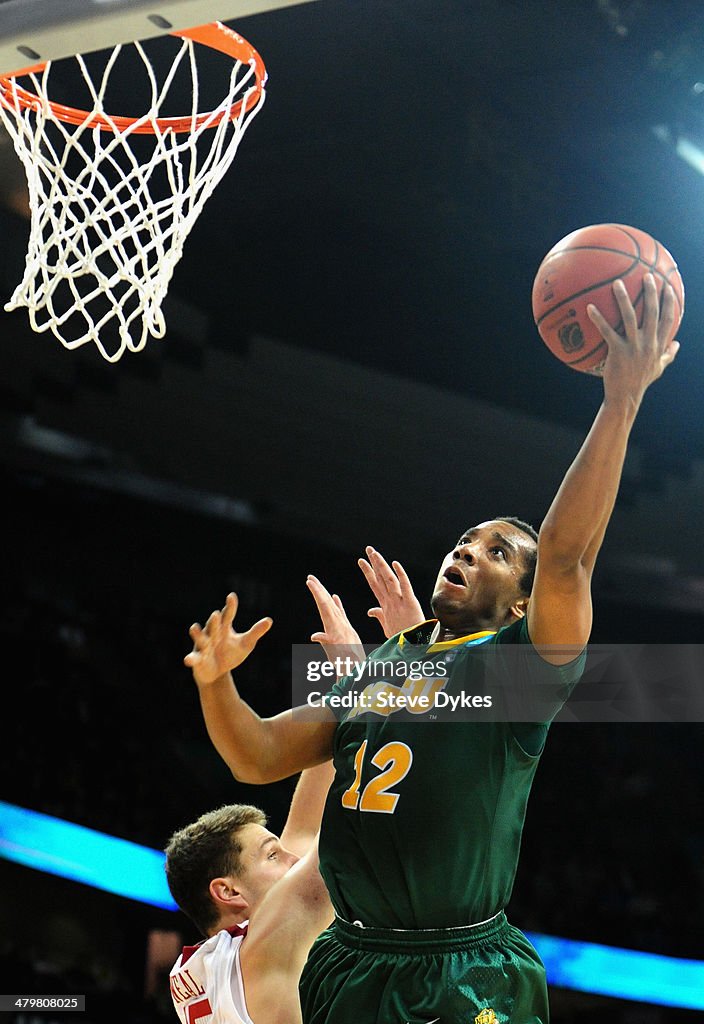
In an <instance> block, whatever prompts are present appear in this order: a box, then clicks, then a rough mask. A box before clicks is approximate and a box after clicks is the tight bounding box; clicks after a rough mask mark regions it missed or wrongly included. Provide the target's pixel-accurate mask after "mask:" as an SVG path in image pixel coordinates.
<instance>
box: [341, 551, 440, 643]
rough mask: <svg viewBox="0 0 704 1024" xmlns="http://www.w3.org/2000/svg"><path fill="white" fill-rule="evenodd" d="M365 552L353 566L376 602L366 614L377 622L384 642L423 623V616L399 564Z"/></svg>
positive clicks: (375, 553)
mask: <svg viewBox="0 0 704 1024" xmlns="http://www.w3.org/2000/svg"><path fill="white" fill-rule="evenodd" d="M365 550H366V553H367V558H360V559H359V560H358V562H357V564H358V565H359V568H360V569H361V570H362V572H363V573H364V578H365V580H366V581H367V583H368V584H369V586H370V588H371V591H372V593H373V594H374V597H375V598H376V599H377V601H378V602H379V604H378V605H376V606H375V607H373V608H370V609H369V611H368V612H367V615H368V616H369V617H370V618H371V619H376V620H377V621H378V622H379V625H380V626H381V628H382V629H383V631H384V636H385V637H387V639H388V638H389V637H392V636H396V634H397V633H400V632H401V631H402V630H404V629H410V628H411V626H416V625H417V624H418V623H419V622H423V621H424V619H425V617H426V616H425V613H424V612H423V608H422V607H421V603H420V601H419V600H418V598H417V597H416V595H415V594H414V592H413V587H412V586H411V581H410V580H409V578H408V576H407V574H406V570H405V569H404V568H403V566H402V565H401V563H400V562H392V563H391V565H389V563H388V562H387V561H386V559H385V558H384V557H383V555H380V554H379V552H378V551H376V550H375V549H374V548H373V547H367V548H366V549H365ZM367 559H368V561H367Z"/></svg>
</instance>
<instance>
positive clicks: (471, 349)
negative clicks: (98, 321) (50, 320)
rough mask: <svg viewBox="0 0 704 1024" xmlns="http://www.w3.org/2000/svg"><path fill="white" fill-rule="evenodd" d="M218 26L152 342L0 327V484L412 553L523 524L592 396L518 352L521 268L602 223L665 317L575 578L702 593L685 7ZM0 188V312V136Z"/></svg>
mask: <svg viewBox="0 0 704 1024" xmlns="http://www.w3.org/2000/svg"><path fill="white" fill-rule="evenodd" d="M236 27H237V28H238V29H239V31H241V32H242V34H243V35H245V36H246V37H247V38H248V39H249V40H250V41H251V42H252V43H253V44H254V45H255V46H256V48H257V49H258V50H259V52H260V53H261V54H262V56H263V57H264V59H265V62H266V64H267V68H268V71H269V85H268V96H267V101H266V104H265V106H264V108H263V110H262V112H261V114H260V115H259V116H258V119H257V121H256V122H255V124H254V125H253V126H252V128H251V129H250V131H249V132H248V134H247V136H246V138H245V140H244V142H243V144H242V147H241V150H240V152H239V154H238V156H237V159H236V161H235V164H234V166H233V167H232V168H231V170H230V172H229V173H228V175H227V177H226V179H225V180H224V181H223V182H222V183H221V185H220V186H219V188H218V190H217V191H216V193H215V195H214V196H213V198H212V199H211V200H210V202H209V203H208V205H207V206H206V208H205V211H204V213H203V215H202V216H201V218H200V220H199V222H198V224H197V226H196V228H195V229H194V232H193V234H192V236H191V238H190V239H189V241H188V243H187V245H186V250H185V253H184V256H183V259H182V261H181V263H180V264H179V266H178V268H177V271H176V274H175V276H174V279H173V283H172V285H171V289H170V293H169V299H168V301H167V306H166V314H167V322H168V333H167V337H166V339H165V340H163V341H151V342H150V343H149V345H148V347H147V349H146V350H145V351H144V352H142V353H140V354H135V355H130V354H128V355H127V356H125V357H124V358H123V359H122V360H121V362H120V363H118V364H115V365H108V364H107V363H105V362H104V361H103V360H101V359H100V357H99V356H98V355H97V354H96V353H95V352H92V351H88V350H80V351H77V352H67V351H64V350H63V349H61V347H60V345H59V344H58V342H56V341H55V340H53V339H51V338H50V337H49V336H47V335H41V336H38V335H34V334H32V332H31V331H30V330H29V329H28V326H27V319H26V315H25V314H24V313H23V312H15V313H12V314H3V317H2V331H1V336H0V367H1V369H0V375H1V376H0V425H1V426H2V441H3V444H2V462H3V463H4V465H5V466H6V467H7V469H8V475H7V479H8V486H21V485H22V481H23V480H26V479H27V478H28V477H29V476H31V477H33V478H37V477H46V478H47V479H49V478H52V477H61V478H64V479H72V480H75V481H76V482H77V483H78V484H81V485H89V484H90V485H91V486H99V487H103V488H106V489H108V490H110V489H113V490H123V491H130V492H132V493H136V494H140V495H142V496H143V497H145V498H151V499H152V500H157V501H162V502H164V504H165V506H168V505H169V504H177V505H185V506H188V507H193V508H197V509H200V510H202V511H203V512H204V513H207V514H212V515H218V516H224V517H231V518H233V519H236V520H238V521H245V522H253V523H258V524H259V525H261V526H264V527H267V528H269V527H271V528H273V529H276V530H282V531H284V532H285V533H287V534H290V535H292V536H296V535H298V536H301V537H303V536H305V537H309V538H310V537H319V538H321V539H324V540H325V541H326V542H327V543H331V544H335V545H339V546H340V547H343V548H346V549H347V548H349V549H351V550H359V549H360V548H361V546H362V545H363V544H364V543H367V542H370V541H371V542H373V543H375V544H377V545H378V546H379V547H380V548H382V549H385V550H388V551H389V553H390V554H392V555H394V556H397V557H400V558H401V559H402V560H403V559H405V560H406V561H408V562H409V563H413V562H414V561H416V562H417V563H418V564H429V563H430V562H434V561H435V560H436V558H437V555H438V553H440V552H442V551H443V550H444V549H445V546H446V543H447V541H448V539H452V537H453V536H454V534H455V533H456V532H457V529H458V528H463V527H464V526H465V525H466V522H467V521H470V520H476V519H479V518H483V517H484V516H486V515H492V514H496V513H499V514H501V513H518V514H522V515H524V516H526V517H529V518H532V519H533V520H534V521H536V522H539V521H540V519H541V517H542V515H543V514H544V512H545V511H546V509H547V505H548V504H549V501H550V498H551V496H552V493H553V492H554V490H555V487H556V486H557V484H558V483H559V480H560V479H561V476H562V473H563V472H564V470H565V469H566V467H567V465H568V464H569V461H570V459H571V458H572V456H573V454H574V452H576V450H577V448H578V446H579V443H580V438H581V437H582V436H583V434H584V432H585V431H586V429H587V428H588V426H589V423H590V421H591V418H592V416H593V414H594V412H595V411H596V408H597V407H598V404H599V400H600V393H601V386H600V383H599V381H597V380H594V379H592V378H590V377H587V376H585V375H582V374H578V373H575V372H573V371H570V370H567V369H565V368H563V367H562V366H561V365H560V364H559V363H558V362H557V361H556V360H555V359H554V358H553V357H552V356H551V355H550V353H548V352H547V350H546V349H545V348H544V347H543V345H542V343H541V342H540V340H539V339H538V336H537V333H536V330H535V327H534V325H533V323H532V318H531V310H530V291H531V285H532V280H533V276H534V274H535V271H536V269H537V266H538V264H539V262H540V259H541V258H542V256H543V255H544V253H545V252H546V251H547V249H549V248H550V247H551V246H552V245H553V244H554V242H555V241H557V240H558V239H559V238H561V237H562V236H563V235H565V234H566V233H567V232H569V231H571V230H573V229H574V228H576V227H580V226H582V225H584V224H589V223H595V222H602V221H617V222H621V223H630V224H634V225H636V226H639V227H641V228H643V229H644V230H647V231H649V232H650V233H651V234H653V235H655V236H656V237H658V238H659V239H660V240H661V241H662V242H663V243H664V244H665V245H666V246H667V247H668V248H669V249H670V250H671V251H672V252H673V254H674V255H675V257H676V259H677V260H678V263H679V266H680V269H681V272H682V276H683V278H684V281H685V286H686V289H687V310H686V316H685V321H684V324H683V326H682V329H681V331H680V335H679V337H680V340H681V342H682V351H681V353H680V357H679V358H678V360H677V363H676V365H675V366H674V367H673V368H672V370H671V371H670V372H669V373H668V374H667V375H666V377H665V378H664V379H663V380H662V381H661V382H659V384H658V385H657V386H656V387H654V388H653V389H652V391H651V392H650V393H649V394H648V396H647V399H646V402H645V404H644V407H643V410H642V413H641V417H640V419H639V422H638V424H637V428H636V431H635V435H634V443H633V450H632V454H631V457H630V459H629V463H628V467H627V473H626V479H625V482H624V487H623V488H622V494H621V498H620V500H619V506H618V510H617V513H616V516H615V519H614V522H613V524H612V528H611V529H610V532H609V537H608V543H607V548H606V551H605V558H604V561H603V568H602V585H603V586H605V587H606V586H608V587H609V588H611V589H612V590H614V588H615V590H616V591H617V592H619V589H620V590H622V591H623V593H624V594H626V595H628V594H629V593H633V594H634V595H637V596H639V597H640V598H643V597H645V596H649V597H648V599H650V600H652V601H653V602H655V603H658V602H659V603H662V604H665V605H668V606H673V607H683V608H687V607H694V608H698V609H699V608H702V607H704V585H702V580H704V545H702V544H701V530H700V510H701V508H702V506H703V504H704V502H703V501H702V498H704V469H703V468H702V467H703V461H702V460H703V456H704V426H703V424H702V415H701V401H700V397H699V396H700V394H701V391H702V385H703V383H704V354H703V353H702V348H701V341H700V337H701V333H702V326H704V310H702V298H701V290H700V287H699V280H700V267H701V264H702V256H703V255H704V241H703V238H704V234H703V232H702V222H703V221H704V177H702V174H701V173H700V172H699V171H698V170H697V169H696V168H695V167H693V166H692V165H691V164H690V163H687V162H685V161H684V160H683V159H681V157H680V156H679V155H678V153H677V142H678V140H680V139H682V138H686V139H688V140H689V141H690V142H691V143H692V144H693V145H695V146H696V145H697V144H698V142H701V144H702V148H703V149H704V85H702V84H701V83H702V82H704V12H703V11H702V10H701V8H700V5H698V4H695V3H665V2H656V0H649V2H646V0H640V2H636V0H633V2H629V3H620V4H618V3H610V2H608V0H600V2H597V0H575V2H571V3H566V4H554V3H549V2H543V0H528V2H526V3H523V2H510V0H493V2H490V0H478V2H473V3H466V2H464V0H406V2H404V3H400V2H398V0H369V2H358V0H317V2H315V3H309V4H305V5H303V6H301V7H292V8H288V9H286V10H280V11H274V12H270V13H268V14H265V15H257V16H253V17H249V18H246V19H244V20H243V22H242V23H241V24H238V25H237V26H236ZM680 149H681V147H680ZM703 166H704V158H703ZM0 190H1V191H2V195H3V201H4V208H3V210H2V220H1V223H2V228H3V257H2V262H1V265H0V286H1V288H2V293H3V296H8V295H9V294H10V293H11V291H12V289H13V287H14V285H15V284H16V283H17V280H19V276H20V274H21V268H22V261H23V251H24V248H25V242H26V233H27V224H26V220H25V219H24V217H23V213H22V210H23V207H22V203H23V199H22V184H21V176H20V174H19V173H18V165H17V164H16V160H15V156H14V154H13V153H12V151H11V149H10V148H9V146H8V145H7V143H5V145H4V146H3V147H2V148H1V149H0Z"/></svg>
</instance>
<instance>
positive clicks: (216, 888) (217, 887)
mask: <svg viewBox="0 0 704 1024" xmlns="http://www.w3.org/2000/svg"><path fill="white" fill-rule="evenodd" d="M208 891H209V892H210V896H211V898H212V900H213V902H214V903H215V905H216V906H217V908H218V909H219V910H246V909H247V907H248V906H249V904H248V903H247V900H246V899H245V898H244V896H243V895H242V893H241V892H240V890H239V889H238V888H237V885H236V883H235V880H234V879H233V878H231V877H230V878H214V879H213V880H212V881H211V883H210V885H209V886H208Z"/></svg>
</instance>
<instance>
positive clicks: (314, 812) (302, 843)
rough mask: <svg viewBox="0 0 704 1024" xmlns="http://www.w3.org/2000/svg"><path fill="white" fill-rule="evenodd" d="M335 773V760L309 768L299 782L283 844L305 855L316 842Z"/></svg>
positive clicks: (299, 854) (298, 853)
mask: <svg viewBox="0 0 704 1024" xmlns="http://www.w3.org/2000/svg"><path fill="white" fill-rule="evenodd" d="M334 776H335V769H334V767H333V763H332V761H326V762H325V763H324V764H319V765H317V766H316V767H315V768H306V770H305V771H304V772H302V774H301V777H300V779H299V780H298V782H297V783H296V788H295V790H294V792H293V797H292V799H291V806H290V808H289V812H288V818H287V819H286V824H285V825H284V829H283V832H282V833H281V845H282V846H284V847H285V848H286V849H287V850H290V851H291V852H292V853H295V854H296V856H297V857H303V856H304V855H305V854H306V853H307V852H308V850H309V849H310V848H311V846H312V845H313V843H314V842H315V838H316V836H317V834H318V832H319V830H320V822H321V821H322V818H323V809H324V807H325V799H326V797H327V795H328V790H329V789H330V783H331V782H332V780H333V778H334Z"/></svg>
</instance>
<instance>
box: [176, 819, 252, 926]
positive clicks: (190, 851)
mask: <svg viewBox="0 0 704 1024" xmlns="http://www.w3.org/2000/svg"><path fill="white" fill-rule="evenodd" d="M266 820H267V819H266V815H265V814H264V812H263V811H260V810H259V808H258V807H252V806H251V805H249V804H227V805H225V806H224V807H218V808H217V810H214V811H208V813H207V814H202V815H201V816H200V818H198V820H197V821H194V822H192V823H191V824H190V825H186V826H185V828H182V829H179V830H178V831H177V832H174V834H173V835H172V836H171V838H170V839H169V841H168V843H167V844H166V850H165V851H164V852H165V853H166V880H167V882H168V884H169V889H170V890H171V895H172V896H173V898H174V899H175V900H176V902H177V903H178V905H179V907H180V908H181V910H182V911H183V912H184V914H186V915H187V916H188V917H190V919H191V921H193V923H194V925H195V926H196V927H197V928H198V929H199V930H200V931H201V932H202V933H203V935H207V934H208V933H209V932H210V930H211V929H212V928H213V927H214V926H215V925H216V924H217V921H218V911H217V908H216V906H215V904H214V903H213V900H212V898H211V896H210V888H209V887H210V883H211V882H212V880H213V879H214V878H219V877H225V876H227V875H234V876H236V877H237V876H239V875H241V874H242V873H243V871H244V866H243V864H242V861H241V859H240V856H241V854H242V843H241V842H240V840H239V839H238V834H239V832H240V831H241V829H242V828H243V827H244V826H245V825H251V824H254V825H262V826H264V825H266Z"/></svg>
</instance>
